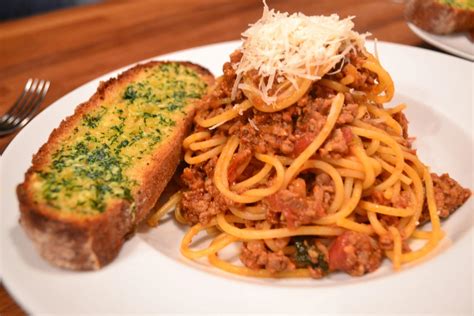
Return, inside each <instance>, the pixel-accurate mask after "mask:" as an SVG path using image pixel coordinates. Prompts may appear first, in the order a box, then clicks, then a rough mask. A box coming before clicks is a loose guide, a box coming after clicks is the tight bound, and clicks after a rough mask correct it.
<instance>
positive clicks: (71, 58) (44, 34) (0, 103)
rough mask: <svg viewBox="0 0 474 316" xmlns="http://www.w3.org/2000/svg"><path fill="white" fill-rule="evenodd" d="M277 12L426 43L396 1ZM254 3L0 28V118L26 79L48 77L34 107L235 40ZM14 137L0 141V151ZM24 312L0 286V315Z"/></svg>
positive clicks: (183, 6) (125, 8) (319, 3)
mask: <svg viewBox="0 0 474 316" xmlns="http://www.w3.org/2000/svg"><path fill="white" fill-rule="evenodd" d="M267 2H268V4H269V5H270V6H271V7H274V8H276V9H278V10H281V11H289V12H294V11H302V12H304V13H305V14H307V15H315V14H331V13H338V14H339V15H340V16H342V17H346V16H349V15H354V16H356V19H355V23H356V29H357V31H360V32H367V31H369V32H371V33H372V34H373V36H374V37H376V38H378V39H380V40H384V41H390V42H396V43H402V44H408V45H416V46H426V45H425V44H423V43H422V41H421V40H420V39H419V38H417V37H416V36H415V35H414V34H413V33H412V32H411V31H410V30H409V29H408V27H407V25H406V23H405V21H404V18H403V5H402V4H400V2H401V1H389V0H358V1H352V0H292V1H285V0H267ZM261 12H262V4H261V1H260V0H241V1H236V0H201V1H193V0H113V1H105V2H103V3H100V4H96V5H89V6H81V7H76V8H72V9H65V10H59V11H56V12H53V13H47V14H42V15H38V16H34V17H30V18H25V19H20V20H13V21H8V22H3V23H0V60H1V62H0V115H1V114H3V113H4V112H6V111H7V110H8V108H9V107H10V105H11V104H12V103H13V102H14V100H15V99H16V98H17V97H18V95H19V93H20V91H21V89H22V88H23V86H24V84H25V82H26V80H27V79H28V78H30V77H36V78H43V79H48V80H51V82H52V84H51V88H50V91H49V93H48V95H47V96H46V98H45V100H44V102H43V104H42V106H41V109H44V108H46V107H48V106H49V105H50V104H51V103H53V102H54V101H55V100H57V99H58V98H60V97H61V96H63V95H64V94H66V93H68V92H70V91H71V90H73V89H75V88H77V87H78V86H80V85H82V84H84V83H86V82H88V81H89V80H92V79H94V78H96V77H98V76H100V75H102V74H104V73H107V72H109V71H112V70H114V69H116V68H119V67H123V66H125V65H127V64H130V63H134V62H137V61H140V60H142V59H146V58H150V57H153V56H157V55H160V54H164V53H169V52H173V51H176V50H180V49H185V48H190V47H194V46H199V45H205V44H210V43H216V42H221V41H228V40H235V39H238V38H239V37H240V33H241V32H242V31H243V30H244V29H245V28H246V27H247V25H248V24H249V23H252V22H254V21H255V20H256V19H258V18H259V17H260V16H261ZM14 136H15V135H10V136H6V137H1V138H0V153H2V152H3V151H4V150H5V148H6V146H7V145H8V143H9V142H10V141H11V140H12V139H13V137H14ZM22 314H24V311H23V310H22V309H21V308H20V307H19V306H18V305H16V303H15V302H14V301H13V300H12V298H11V297H10V296H9V295H8V293H7V292H6V291H5V289H4V288H3V286H0V315H22Z"/></svg>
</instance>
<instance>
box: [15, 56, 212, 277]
mask: <svg viewBox="0 0 474 316" xmlns="http://www.w3.org/2000/svg"><path fill="white" fill-rule="evenodd" d="M212 83H213V76H212V75H211V74H210V73H209V72H208V71H207V70H206V69H204V68H202V67H200V66H197V65H194V64H192V63H188V62H149V63H146V64H142V65H137V66H135V67H133V68H131V69H129V70H128V71H126V72H124V73H122V74H121V75H119V76H118V77H117V78H113V79H110V80H108V81H107V82H103V83H101V84H100V86H99V88H98V90H97V92H96V93H95V94H94V95H93V96H92V97H91V98H90V99H89V100H88V101H87V102H85V103H83V104H81V105H80V106H78V107H77V108H76V110H75V112H74V114H73V115H72V116H70V117H68V118H66V119H65V120H64V121H63V122H61V124H60V126H59V127H58V128H56V129H55V130H54V131H53V132H52V134H51V135H50V137H49V139H48V142H47V143H46V144H44V145H43V146H42V147H41V148H40V150H39V151H38V153H37V154H36V155H34V157H33V160H32V166H31V167H30V169H29V170H28V171H27V173H26V174H25V180H24V182H23V183H22V184H20V185H19V186H18V188H17V195H18V199H19V202H20V211H21V217H20V223H21V225H22V227H23V228H24V230H25V231H26V233H27V234H28V236H29V237H30V239H32V240H33V242H34V243H35V245H36V247H37V248H38V250H39V252H40V254H41V255H42V256H43V257H44V258H45V259H46V260H48V261H49V262H51V263H53V264H55V265H57V266H60V267H63V268H68V269H75V270H91V269H98V268H100V267H102V266H104V265H105V264H107V263H109V262H110V261H111V260H113V259H114V258H115V257H116V256H117V254H118V252H119V250H120V248H121V246H122V244H123V242H124V240H125V239H126V236H127V235H128V234H129V233H131V232H132V231H133V229H134V227H135V226H136V225H137V224H138V223H139V222H140V221H142V220H143V219H144V218H145V217H146V216H147V215H148V213H149V211H150V210H151V209H152V207H153V206H154V204H155V203H156V201H157V199H158V198H159V196H160V194H161V192H162V191H163V189H164V187H165V186H166V184H167V182H168V181H169V180H170V179H171V177H172V175H173V173H174V171H175V169H176V167H177V165H178V163H179V160H180V157H181V143H182V140H183V138H184V137H185V135H186V133H187V132H188V130H189V127H190V125H191V123H192V118H193V115H194V109H195V106H196V104H197V102H198V100H199V99H200V98H201V97H202V96H204V95H205V94H206V93H207V91H208V87H209V86H210V85H212Z"/></svg>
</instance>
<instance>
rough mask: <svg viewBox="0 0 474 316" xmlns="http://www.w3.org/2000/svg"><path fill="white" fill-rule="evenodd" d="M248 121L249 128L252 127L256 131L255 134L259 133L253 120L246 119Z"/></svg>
mask: <svg viewBox="0 0 474 316" xmlns="http://www.w3.org/2000/svg"><path fill="white" fill-rule="evenodd" d="M248 121H249V123H250V126H252V127H253V129H254V130H256V131H257V132H258V131H260V130H259V129H258V126H257V124H256V123H255V121H254V120H252V119H251V118H248Z"/></svg>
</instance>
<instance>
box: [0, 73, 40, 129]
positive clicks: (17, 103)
mask: <svg viewBox="0 0 474 316" xmlns="http://www.w3.org/2000/svg"><path fill="white" fill-rule="evenodd" d="M32 83H33V79H31V78H30V79H28V81H27V82H26V84H25V86H24V88H23V91H22V92H21V95H20V96H19V97H18V98H17V99H16V101H15V103H14V104H13V106H12V107H11V108H10V109H9V110H8V112H7V113H5V114H4V115H3V116H2V117H0V123H3V122H4V121H6V120H7V119H8V118H10V116H11V114H12V113H13V112H15V111H16V110H17V109H18V107H19V106H20V105H21V104H23V102H24V97H25V95H26V93H27V92H28V91H30V88H31V84H32Z"/></svg>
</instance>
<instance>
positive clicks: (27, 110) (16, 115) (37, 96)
mask: <svg viewBox="0 0 474 316" xmlns="http://www.w3.org/2000/svg"><path fill="white" fill-rule="evenodd" d="M49 87H50V81H47V80H39V79H31V78H30V79H29V80H28V81H27V83H26V84H25V87H24V89H23V92H22V94H21V95H20V97H19V98H18V99H17V100H16V102H15V104H14V105H13V106H12V107H11V108H10V110H8V112H7V113H6V114H5V115H4V116H2V117H0V136H2V135H6V134H9V133H11V132H13V131H15V130H16V129H18V128H20V127H23V126H25V125H26V124H28V122H29V121H30V120H31V119H32V118H33V117H34V116H35V114H36V112H37V110H38V108H39V106H40V104H41V102H42V101H43V99H44V97H45V96H46V93H47V92H48V90H49Z"/></svg>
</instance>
